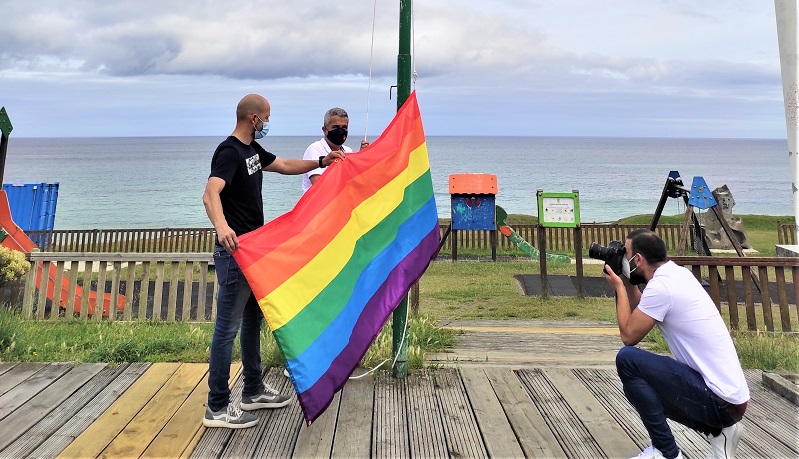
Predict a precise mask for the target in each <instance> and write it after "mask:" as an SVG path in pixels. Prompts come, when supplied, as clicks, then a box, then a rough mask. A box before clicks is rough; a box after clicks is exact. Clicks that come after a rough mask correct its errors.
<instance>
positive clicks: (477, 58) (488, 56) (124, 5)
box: [0, 0, 786, 139]
mask: <svg viewBox="0 0 799 459" xmlns="http://www.w3.org/2000/svg"><path fill="white" fill-rule="evenodd" d="M399 4H400V2H399V1H397V0H391V1H387V0H377V1H374V0H372V1H365V0H350V1H346V2H329V1H318V0H301V1H294V2H286V1H282V0H281V1H276V0H260V1H250V0H225V1H221V0H216V1H214V0H192V1H188V0H157V1H156V0H115V1H101V0H36V1H20V0H0V106H4V107H5V108H6V110H7V111H8V114H9V117H10V119H11V123H12V124H13V127H14V130H13V132H12V134H11V135H12V136H17V137H118V136H217V135H220V136H221V135H227V134H229V133H230V132H231V131H232V129H233V126H234V124H235V116H234V111H235V106H236V104H237V103H238V101H239V99H241V97H242V96H243V95H245V94H248V93H259V94H262V95H264V96H265V97H266V98H267V99H269V101H270V104H271V110H272V117H271V120H270V125H271V128H270V134H269V135H318V134H319V133H320V130H321V126H322V116H323V114H324V112H325V110H327V109H328V108H331V107H334V106H340V107H343V108H345V109H346V110H347V111H348V112H349V114H350V132H351V133H354V134H358V135H363V134H364V133H365V134H366V135H367V136H368V137H369V138H372V139H373V138H376V137H377V136H378V135H379V134H380V133H381V132H382V130H383V129H384V128H385V127H386V126H387V125H388V123H389V122H390V121H391V118H392V116H393V114H394V112H395V111H396V109H397V107H396V99H395V96H396V93H395V92H392V90H391V86H392V85H394V84H396V67H397V54H398V28H399ZM413 24H414V33H413V56H414V69H415V73H416V76H417V78H416V82H415V85H414V87H415V89H416V91H417V97H418V100H419V105H420V108H421V112H422V118H423V121H424V124H425V131H426V134H427V135H453V136H606V137H710V138H718V137H733V138H741V137H751V138H780V139H781V138H785V136H786V134H785V132H786V131H785V114H784V109H783V99H782V85H781V81H780V62H779V48H778V43H777V31H776V20H775V13H774V2H773V1H769V0H724V1H718V0H647V1H641V0H603V1H595V0H550V1H537V0H417V1H416V2H414V3H413Z"/></svg>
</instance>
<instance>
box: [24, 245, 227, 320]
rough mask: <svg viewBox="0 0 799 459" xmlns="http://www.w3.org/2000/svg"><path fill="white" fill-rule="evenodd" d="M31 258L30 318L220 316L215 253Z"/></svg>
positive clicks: (52, 254)
mask: <svg viewBox="0 0 799 459" xmlns="http://www.w3.org/2000/svg"><path fill="white" fill-rule="evenodd" d="M29 260H30V262H31V270H30V271H29V272H28V274H27V275H26V277H25V284H24V296H23V300H22V308H21V309H22V311H21V312H22V314H23V316H24V317H27V318H37V319H57V318H59V317H66V318H71V317H75V318H80V319H84V320H99V319H100V318H101V317H102V318H103V319H107V320H131V319H134V318H136V319H154V320H167V321H175V320H182V321H212V320H214V319H215V318H216V292H217V289H218V285H217V283H216V276H215V275H213V273H209V265H211V262H212V260H213V258H212V254H211V253H138V254H137V253H85V252H36V251H34V252H32V253H31V254H29ZM37 279H39V280H38V282H37ZM45 287H46V288H45ZM100 305H102V309H101V311H102V313H100ZM112 311H113V312H112Z"/></svg>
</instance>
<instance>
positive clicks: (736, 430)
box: [707, 422, 744, 459]
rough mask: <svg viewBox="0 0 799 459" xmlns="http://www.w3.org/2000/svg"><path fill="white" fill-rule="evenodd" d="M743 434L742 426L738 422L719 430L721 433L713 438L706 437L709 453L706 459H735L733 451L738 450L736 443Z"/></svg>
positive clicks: (710, 436)
mask: <svg viewBox="0 0 799 459" xmlns="http://www.w3.org/2000/svg"><path fill="white" fill-rule="evenodd" d="M743 432H744V426H743V424H741V423H740V422H736V423H735V424H733V425H731V426H729V427H725V428H723V429H721V433H720V434H719V435H718V436H716V437H714V436H712V435H708V436H707V439H708V440H710V452H709V453H707V459H733V458H734V457H735V449H736V448H738V441H739V440H740V439H741V435H742V434H743Z"/></svg>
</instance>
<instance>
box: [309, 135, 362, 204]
mask: <svg viewBox="0 0 799 459" xmlns="http://www.w3.org/2000/svg"><path fill="white" fill-rule="evenodd" d="M341 150H342V151H343V152H344V153H352V148H350V147H348V146H346V145H342V146H341ZM329 154H330V145H328V144H327V141H326V140H325V139H324V138H323V139H322V140H317V141H316V142H314V143H312V144H310V145H308V148H306V149H305V154H303V155H302V159H312V160H314V161H319V157H320V156H327V155H329ZM324 171H325V170H324V169H320V168H318V167H317V168H316V169H314V170H312V171H309V172H306V173H304V174H302V192H303V194H304V193H305V192H306V191H308V189H309V188H311V185H312V183H311V176H312V175H322V172H324Z"/></svg>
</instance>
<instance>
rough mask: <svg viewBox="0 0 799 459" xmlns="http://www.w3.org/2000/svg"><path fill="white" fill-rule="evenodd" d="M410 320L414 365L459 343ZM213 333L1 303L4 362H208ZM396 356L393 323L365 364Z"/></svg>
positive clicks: (266, 357) (267, 357)
mask: <svg viewBox="0 0 799 459" xmlns="http://www.w3.org/2000/svg"><path fill="white" fill-rule="evenodd" d="M408 322H409V335H408V366H409V368H419V367H421V366H422V365H423V363H424V361H423V360H424V359H423V356H424V353H425V352H438V351H441V350H444V349H446V348H447V347H451V346H452V345H453V344H454V340H455V333H454V332H453V331H450V330H445V329H442V328H440V327H438V326H436V324H435V320H434V319H432V318H430V317H425V316H420V317H411V318H410V319H409V321H408ZM262 333H263V336H262V339H261V354H262V359H263V364H264V365H265V366H276V365H282V364H283V363H284V362H283V358H282V355H281V354H280V352H279V349H278V347H277V344H276V342H275V340H274V339H272V337H271V332H270V331H269V329H268V328H266V327H264V330H263V332H262ZM212 334H213V324H212V323H185V322H160V321H132V322H118V321H117V322H109V321H104V322H87V321H80V320H57V321H32V320H25V319H22V318H20V317H19V316H18V315H17V314H16V313H14V312H11V311H9V310H8V309H7V308H0V361H15V362H75V363H86V362H110V363H121V362H207V361H208V354H209V344H210V342H211V335H212ZM233 354H234V357H233V358H234V360H235V359H240V357H241V356H240V353H239V344H238V340H237V341H236V343H235V345H234V350H233ZM391 356H392V341H391V325H390V322H389V324H388V325H387V326H386V327H385V329H384V330H382V331H381V332H380V334H379V335H378V337H377V339H376V340H375V344H374V345H372V347H371V348H370V349H369V350H368V352H367V354H366V355H365V356H364V359H363V364H364V365H365V366H369V367H373V366H376V365H378V364H379V363H381V362H382V361H383V360H385V359H391ZM388 367H389V368H390V365H389V366H388Z"/></svg>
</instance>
